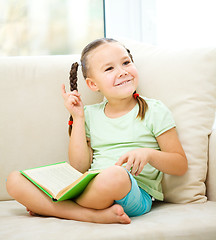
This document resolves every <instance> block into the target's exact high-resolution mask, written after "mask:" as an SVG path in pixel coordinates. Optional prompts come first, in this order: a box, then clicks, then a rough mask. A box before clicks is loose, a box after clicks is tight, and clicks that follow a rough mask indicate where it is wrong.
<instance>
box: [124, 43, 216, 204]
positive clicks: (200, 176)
mask: <svg viewBox="0 0 216 240" xmlns="http://www.w3.org/2000/svg"><path fill="white" fill-rule="evenodd" d="M123 43H124V44H125V45H126V47H128V48H129V49H130V50H131V53H132V55H133V57H134V62H135V64H136V66H137V68H138V71H139V81H140V82H139V89H138V92H139V93H140V94H142V95H144V96H146V97H149V98H156V99H160V100H162V101H163V102H164V103H165V104H166V105H167V106H168V107H169V108H170V110H171V111H172V113H173V116H174V119H175V121H176V125H177V132H178V135H179V138H180V141H181V143H182V145H183V148H184V150H185V153H186V156H187V159H188V164H189V169H188V171H187V173H186V174H185V175H184V176H181V177H177V176H170V175H166V174H165V175H164V179H163V190H164V195H165V200H166V201H168V202H173V203H188V202H204V201H206V196H205V194H206V186H205V180H206V174H207V161H208V135H209V134H210V133H211V129H212V125H213V121H214V116H215V111H216V67H215V66H216V49H209V48H208V49H181V50H172V49H162V48H158V47H155V46H151V45H146V44H144V43H139V42H131V41H123Z"/></svg>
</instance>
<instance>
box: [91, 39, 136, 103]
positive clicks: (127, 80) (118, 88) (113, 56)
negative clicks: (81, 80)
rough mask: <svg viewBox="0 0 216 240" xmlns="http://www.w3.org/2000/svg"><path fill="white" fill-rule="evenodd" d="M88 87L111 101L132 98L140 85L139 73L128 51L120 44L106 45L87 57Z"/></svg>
mask: <svg viewBox="0 0 216 240" xmlns="http://www.w3.org/2000/svg"><path fill="white" fill-rule="evenodd" d="M87 63H88V77H87V78H86V82H87V85H88V86H89V87H90V88H91V89H92V90H93V91H98V90H99V91H100V92H101V93H102V94H103V95H104V96H105V97H106V98H107V100H108V101H109V99H114V98H115V99H122V98H126V97H129V96H132V94H133V92H134V91H135V90H136V88H137V85H138V73H137V69H136V67H135V65H134V63H133V62H132V61H131V59H130V57H129V55H128V52H127V50H126V49H125V48H124V47H123V46H122V45H121V44H119V43H104V44H102V45H100V46H99V47H97V48H96V49H94V50H93V51H92V52H90V54H89V55H88V57H87Z"/></svg>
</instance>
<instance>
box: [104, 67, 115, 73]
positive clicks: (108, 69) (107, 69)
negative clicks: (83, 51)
mask: <svg viewBox="0 0 216 240" xmlns="http://www.w3.org/2000/svg"><path fill="white" fill-rule="evenodd" d="M112 69H113V67H108V68H106V69H105V72H106V71H110V70H112Z"/></svg>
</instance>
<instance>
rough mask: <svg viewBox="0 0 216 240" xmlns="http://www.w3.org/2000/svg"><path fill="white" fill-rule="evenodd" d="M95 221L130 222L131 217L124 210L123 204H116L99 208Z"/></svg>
mask: <svg viewBox="0 0 216 240" xmlns="http://www.w3.org/2000/svg"><path fill="white" fill-rule="evenodd" d="M94 222H96V223H122V224H129V223H130V222H131V219H130V218H129V217H128V215H127V214H126V213H125V212H124V209H123V208H122V206H120V205H118V204H115V205H112V206H111V207H109V208H106V209H104V210H97V214H96V215H95V219H94Z"/></svg>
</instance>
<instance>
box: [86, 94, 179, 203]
mask: <svg viewBox="0 0 216 240" xmlns="http://www.w3.org/2000/svg"><path fill="white" fill-rule="evenodd" d="M144 99H145V101H146V102H147V104H148V110H147V112H146V114H145V118H144V120H141V119H140V118H137V113H138V111H139V106H138V104H136V106H135V107H134V108H133V109H132V110H131V111H130V112H128V113H127V114H125V115H123V116H121V117H119V118H114V119H113V118H108V117H107V116H106V115H105V113H104V108H105V105H106V104H107V101H104V102H102V103H99V104H94V105H89V106H85V108H84V109H85V121H86V136H87V137H88V138H90V140H91V147H92V149H93V162H92V164H91V170H96V169H105V168H108V167H110V166H113V165H114V164H115V163H116V162H117V161H118V159H119V157H120V156H122V155H123V154H125V153H126V152H128V151H131V150H133V149H136V148H153V149H157V150H160V147H159V145H158V142H157V140H156V137H158V136H159V135H160V134H162V133H164V132H166V131H167V130H169V129H171V128H173V127H175V122H174V120H173V117H172V114H171V112H170V111H169V109H168V108H167V107H166V106H165V105H164V104H163V103H162V102H161V101H159V100H154V99H148V98H144ZM134 177H135V179H136V180H137V183H138V185H139V186H140V187H141V188H142V189H144V190H145V191H146V192H148V193H149V194H150V195H151V196H153V197H154V198H155V199H158V200H163V193H162V187H161V180H162V177H163V174H162V172H160V171H159V170H157V169H156V168H154V167H152V166H151V165H150V164H147V165H145V167H144V168H143V170H142V172H141V173H140V174H139V176H134Z"/></svg>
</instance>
